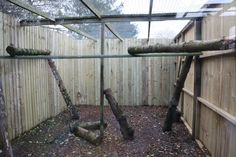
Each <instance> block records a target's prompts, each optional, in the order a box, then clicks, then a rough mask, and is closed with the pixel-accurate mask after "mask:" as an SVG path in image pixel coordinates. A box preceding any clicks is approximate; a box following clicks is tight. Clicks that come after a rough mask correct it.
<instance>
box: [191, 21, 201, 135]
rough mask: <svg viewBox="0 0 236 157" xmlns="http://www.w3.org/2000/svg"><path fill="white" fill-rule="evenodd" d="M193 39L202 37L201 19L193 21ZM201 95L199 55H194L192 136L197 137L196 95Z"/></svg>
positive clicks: (198, 106) (197, 112) (197, 107)
mask: <svg viewBox="0 0 236 157" xmlns="http://www.w3.org/2000/svg"><path fill="white" fill-rule="evenodd" d="M194 25H195V39H196V40H201V39H202V19H197V20H196V21H195V24H194ZM200 95H201V61H200V59H199V56H195V60H194V93H193V124H192V126H193V129H192V138H193V139H197V138H198V137H199V125H200V103H199V102H198V100H197V97H199V96H200Z"/></svg>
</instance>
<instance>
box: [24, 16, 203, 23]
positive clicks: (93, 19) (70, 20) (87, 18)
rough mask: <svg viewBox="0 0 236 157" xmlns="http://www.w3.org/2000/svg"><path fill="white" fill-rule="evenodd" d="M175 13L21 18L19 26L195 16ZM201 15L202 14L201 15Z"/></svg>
mask: <svg viewBox="0 0 236 157" xmlns="http://www.w3.org/2000/svg"><path fill="white" fill-rule="evenodd" d="M176 16H177V14H176V13H158V14H152V15H151V16H150V15H149V14H123V15H102V16H101V19H98V18H97V17H96V16H84V17H64V18H56V19H55V22H53V21H50V20H47V19H41V20H22V21H21V22H20V23H21V26H39V25H64V24H82V23H101V22H105V23H109V22H131V21H164V20H193V19H196V18H197V17H180V18H177V17H176ZM201 17H202V16H201Z"/></svg>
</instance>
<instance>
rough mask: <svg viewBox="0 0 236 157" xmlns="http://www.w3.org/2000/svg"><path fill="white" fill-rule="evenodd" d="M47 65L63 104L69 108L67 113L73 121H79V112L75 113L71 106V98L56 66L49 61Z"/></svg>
mask: <svg viewBox="0 0 236 157" xmlns="http://www.w3.org/2000/svg"><path fill="white" fill-rule="evenodd" d="M48 64H49V66H50V68H51V70H52V73H53V75H54V78H55V80H56V82H57V85H58V87H59V89H60V92H61V94H62V96H63V98H64V100H65V103H66V105H67V107H68V108H69V111H70V113H71V115H72V118H73V119H79V112H78V111H77V109H76V107H75V106H74V105H73V103H72V101H71V98H70V96H69V94H68V92H67V90H66V87H65V85H64V83H63V81H62V79H61V76H60V75H59V73H58V71H57V68H56V65H55V64H54V62H53V61H52V60H51V59H48Z"/></svg>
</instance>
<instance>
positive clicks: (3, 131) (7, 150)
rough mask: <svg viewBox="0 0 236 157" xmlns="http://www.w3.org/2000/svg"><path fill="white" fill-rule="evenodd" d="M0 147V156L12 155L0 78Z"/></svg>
mask: <svg viewBox="0 0 236 157" xmlns="http://www.w3.org/2000/svg"><path fill="white" fill-rule="evenodd" d="M1 147H2V148H1ZM0 148H1V149H3V151H2V153H1V154H0V156H1V155H3V156H4V157H13V152H12V147H11V145H10V141H9V139H8V132H7V115H6V111H5V100H4V96H3V89H2V81H1V80H0Z"/></svg>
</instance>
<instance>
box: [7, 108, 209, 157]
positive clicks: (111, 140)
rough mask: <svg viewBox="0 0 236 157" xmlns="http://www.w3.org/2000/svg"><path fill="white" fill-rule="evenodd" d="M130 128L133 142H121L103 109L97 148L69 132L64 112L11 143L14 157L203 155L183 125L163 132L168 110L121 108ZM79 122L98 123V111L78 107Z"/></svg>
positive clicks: (111, 118)
mask: <svg viewBox="0 0 236 157" xmlns="http://www.w3.org/2000/svg"><path fill="white" fill-rule="evenodd" d="M122 109H123V110H124V112H125V113H126V115H127V117H128V121H129V122H130V125H131V126H132V127H133V128H134V129H135V138H134V140H133V141H124V140H123V138H122V135H121V133H120V130H119V125H118V123H117V121H116V119H115V117H114V115H113V114H112V112H111V110H110V108H109V107H105V121H106V122H107V124H108V126H107V128H106V130H105V132H104V136H105V137H104V140H103V143H102V144H101V145H100V146H94V145H92V144H90V143H88V142H87V141H85V140H83V139H81V138H79V137H76V136H74V135H73V134H71V133H70V130H69V125H68V123H69V121H70V120H69V114H68V112H67V111H65V112H63V113H61V114H59V115H58V116H56V117H54V118H51V119H49V120H47V121H45V122H43V123H41V124H40V125H38V126H37V127H36V128H34V129H32V130H31V131H29V132H27V133H25V134H24V135H22V136H20V137H18V138H17V139H15V140H14V141H12V145H13V150H14V154H15V156H16V157H25V156H26V157H27V156H31V157H39V156H47V157H54V156H55V157H79V156H81V157H82V156H84V157H93V156H96V157H128V156H129V157H153V156H158V157H162V156H165V157H168V156H175V157H176V156H177V157H184V156H186V157H191V156H205V153H204V152H202V150H201V149H200V148H199V147H198V145H197V144H196V142H194V141H193V140H191V136H190V134H189V133H188V131H187V129H186V128H185V126H184V124H183V123H176V124H174V127H173V131H172V132H168V133H163V132H162V128H161V127H162V124H163V121H164V118H165V115H166V111H167V109H166V108H164V107H156V106H149V107H147V106H141V107H123V108H122ZM79 110H80V113H81V119H80V121H82V122H87V121H97V120H99V108H98V107H94V106H80V107H79Z"/></svg>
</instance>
